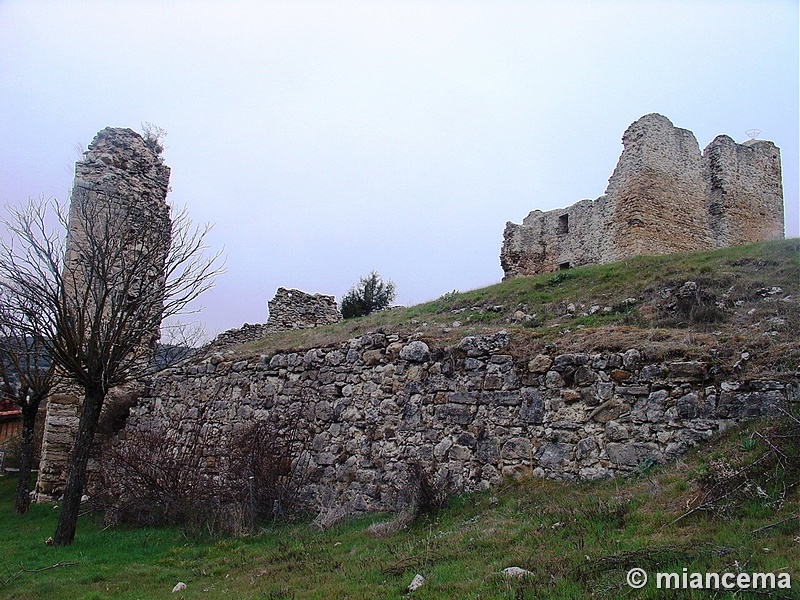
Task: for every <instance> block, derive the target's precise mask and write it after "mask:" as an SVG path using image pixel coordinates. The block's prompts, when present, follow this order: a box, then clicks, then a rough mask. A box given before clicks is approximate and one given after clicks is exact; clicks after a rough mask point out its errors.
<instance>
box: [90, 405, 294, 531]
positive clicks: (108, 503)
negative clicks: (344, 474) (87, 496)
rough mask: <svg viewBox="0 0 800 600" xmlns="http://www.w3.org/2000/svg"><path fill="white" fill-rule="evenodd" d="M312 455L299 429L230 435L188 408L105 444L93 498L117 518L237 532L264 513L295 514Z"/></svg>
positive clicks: (257, 427)
mask: <svg viewBox="0 0 800 600" xmlns="http://www.w3.org/2000/svg"><path fill="white" fill-rule="evenodd" d="M306 462H307V459H306V453H305V452H304V451H303V443H302V440H301V439H300V436H298V435H295V434H293V433H292V432H291V431H290V432H289V435H288V437H286V438H285V439H284V438H280V439H279V437H278V435H277V431H276V429H275V428H274V427H273V426H272V425H271V424H269V423H255V424H253V425H251V426H249V427H247V428H244V429H242V430H241V431H240V432H239V433H238V434H236V435H233V436H230V435H229V434H227V433H225V431H224V429H223V428H222V427H221V426H219V424H217V423H214V422H212V421H209V420H207V419H204V418H202V416H200V417H199V418H195V419H192V418H187V413H186V412H183V413H181V414H180V415H178V414H173V415H172V416H171V418H169V420H168V421H166V422H165V423H163V424H162V426H161V427H159V428H157V429H153V430H149V431H137V432H132V433H129V434H128V438H127V439H126V440H124V441H123V442H122V443H118V444H116V445H111V446H110V447H109V448H108V449H107V450H105V451H104V452H103V453H102V462H101V469H100V474H99V478H98V482H97V484H96V485H95V490H94V495H93V500H94V501H95V502H96V503H97V504H98V505H99V506H100V508H102V509H104V510H105V513H106V521H107V522H108V523H109V524H114V523H118V522H129V523H135V524H138V525H164V524H173V525H182V526H184V527H186V528H187V529H188V530H190V531H195V532H201V531H206V532H209V533H212V534H217V533H221V534H226V535H237V534H241V533H244V532H247V531H250V530H252V528H253V526H254V524H255V523H256V521H257V519H259V518H264V517H270V518H272V519H273V520H274V519H277V518H283V517H287V516H291V515H292V514H294V511H295V508H296V507H295V504H294V500H295V498H296V497H297V491H298V489H299V487H300V484H301V481H302V474H303V473H304V472H305V471H306Z"/></svg>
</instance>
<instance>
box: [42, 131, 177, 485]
mask: <svg viewBox="0 0 800 600" xmlns="http://www.w3.org/2000/svg"><path fill="white" fill-rule="evenodd" d="M169 176H170V169H169V167H168V166H166V165H165V164H164V163H163V160H162V158H161V156H159V154H158V153H157V152H155V151H154V150H153V149H152V148H151V147H150V146H149V145H148V144H147V143H146V142H145V140H144V139H143V138H142V137H141V136H140V135H139V134H138V133H136V132H134V131H133V130H131V129H126V128H118V127H107V128H106V129H103V130H102V131H100V132H99V133H98V134H97V135H96V136H95V138H94V140H93V141H92V143H91V144H90V145H89V148H88V150H87V151H86V152H85V153H84V158H83V160H80V161H78V162H76V163H75V180H74V182H73V188H72V195H71V201H70V214H69V223H68V231H67V247H66V255H65V265H66V267H65V268H66V269H70V265H71V264H73V263H74V261H76V260H79V257H78V253H79V252H80V247H81V245H82V244H83V243H85V240H86V235H87V234H86V231H85V227H87V225H88V223H87V218H86V216H85V215H86V213H87V212H89V213H90V214H91V215H92V219H91V220H90V221H91V226H95V227H98V228H99V229H98V230H99V231H102V227H103V223H104V222H109V221H110V220H112V219H115V218H120V216H121V215H122V213H124V217H125V219H126V220H129V221H130V222H131V223H132V224H133V226H136V227H141V228H142V230H143V231H146V232H148V237H149V238H150V239H151V241H152V243H153V244H154V246H153V248H155V249H157V250H158V252H154V253H153V256H154V258H153V260H154V263H153V265H152V270H151V272H150V273H148V274H147V277H148V281H147V282H146V284H145V287H146V288H147V289H151V290H152V293H154V294H158V293H159V289H163V286H164V273H163V267H164V260H165V259H166V252H167V251H168V249H169V240H170V237H171V222H170V216H169V206H168V205H167V203H166V196H167V191H168V187H169ZM165 240H166V241H167V243H164V242H165ZM162 249H163V252H161V250H162ZM132 251H136V250H135V249H132ZM156 254H159V255H160V256H159V257H156ZM71 272H72V273H75V274H78V275H79V274H80V272H81V270H80V269H73V270H72V271H71ZM82 283H83V282H81V281H80V280H76V278H75V277H74V276H70V277H65V285H68V286H80V285H82ZM67 295H68V296H70V297H71V296H73V295H74V294H73V293H72V292H71V291H70V290H68V291H67ZM158 339H159V331H151V332H147V333H145V334H144V336H143V338H142V343H141V347H140V349H139V350H137V355H138V356H139V357H140V359H141V360H142V361H148V360H149V359H150V357H151V356H152V349H153V345H154V344H155V343H156V342H157V340H158ZM111 396H113V394H112V395H111ZM81 404H82V396H81V392H80V391H79V390H72V391H70V392H69V393H60V394H57V395H54V396H53V397H52V398H50V399H49V402H48V408H47V413H46V417H45V427H44V438H43V442H42V458H41V462H40V466H39V476H38V480H37V482H36V494H37V498H38V499H49V498H51V497H52V496H54V495H58V494H59V493H60V491H61V489H62V487H63V485H64V482H65V480H66V472H65V471H66V466H67V464H68V457H69V453H70V452H71V450H72V444H73V442H74V439H75V435H76V434H77V429H78V421H79V418H80V410H81Z"/></svg>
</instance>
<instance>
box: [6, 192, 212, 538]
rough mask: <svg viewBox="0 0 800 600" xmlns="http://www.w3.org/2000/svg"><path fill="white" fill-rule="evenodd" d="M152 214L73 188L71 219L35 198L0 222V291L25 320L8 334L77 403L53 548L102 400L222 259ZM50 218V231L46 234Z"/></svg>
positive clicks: (129, 374) (136, 369)
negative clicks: (73, 389) (71, 390)
mask: <svg viewBox="0 0 800 600" xmlns="http://www.w3.org/2000/svg"><path fill="white" fill-rule="evenodd" d="M158 210H162V209H161V208H159V207H158V206H153V205H150V204H148V203H144V202H137V201H136V199H134V198H125V197H119V196H117V195H115V194H110V193H109V194H104V193H102V190H100V191H98V190H97V189H94V190H92V191H91V193H90V192H88V191H86V190H83V189H80V188H76V189H74V190H73V192H72V201H71V204H70V210H69V214H67V213H66V212H65V211H64V210H63V208H62V207H61V206H59V205H58V203H57V202H55V201H45V200H44V199H41V198H40V199H39V200H30V201H29V202H28V204H27V206H25V207H23V208H20V209H15V208H9V209H8V217H7V218H6V219H4V220H3V224H4V225H5V227H6V230H7V232H8V234H9V235H8V237H7V239H6V240H5V241H4V242H3V243H2V245H0V288H2V289H3V290H4V292H5V294H6V295H7V297H8V298H9V299H10V300H11V301H13V303H14V309H15V311H17V312H18V313H19V314H21V315H23V318H21V319H19V322H18V323H17V324H16V325H18V326H19V327H20V328H21V330H22V331H23V332H24V334H25V335H28V336H30V337H31V338H33V339H34V340H36V341H37V343H39V344H41V345H42V347H44V348H46V349H47V352H48V354H49V355H50V357H51V358H52V360H53V361H54V362H55V363H56V364H57V366H58V367H59V370H60V371H61V372H63V375H64V376H65V378H67V379H68V380H70V381H72V382H73V383H74V384H76V385H77V387H78V388H79V389H80V390H81V391H82V393H83V396H84V400H83V404H82V411H81V416H80V421H79V424H78V432H77V436H76V439H75V443H74V446H73V449H72V452H71V453H70V459H69V464H68V470H67V480H66V485H65V488H64V497H63V501H62V504H61V511H60V513H59V519H58V525H57V527H56V532H55V535H54V542H55V543H56V544H57V545H66V544H70V543H71V542H72V540H73V539H74V537H75V528H76V523H77V517H78V509H79V506H80V499H81V495H82V493H83V488H84V484H85V478H86V466H87V463H88V459H89V452H90V449H91V445H92V442H93V440H94V434H95V431H96V429H97V422H98V418H99V416H100V410H101V408H102V406H103V403H104V401H105V398H106V395H107V394H108V391H109V390H110V389H112V388H114V387H117V386H120V385H122V384H124V383H126V382H129V381H131V380H135V379H136V378H139V377H142V376H144V375H146V374H147V372H148V369H149V365H150V357H151V355H152V347H153V346H154V344H155V343H156V341H157V340H158V331H159V326H160V324H161V321H162V319H163V318H166V317H169V316H172V315H176V314H180V313H183V312H185V311H186V310H187V307H188V306H189V304H190V303H191V302H192V301H194V300H195V299H196V298H197V297H198V296H200V295H201V294H202V293H203V292H204V291H206V290H208V289H209V288H210V287H211V286H212V285H213V282H214V279H215V277H216V275H218V274H219V273H220V272H221V270H222V267H221V265H220V260H219V259H220V253H216V254H213V255H208V254H207V249H208V248H207V245H206V243H205V238H206V234H207V233H208V231H209V229H210V227H209V226H208V225H206V226H205V227H196V226H194V225H193V224H192V222H191V220H190V219H189V218H188V216H187V214H186V211H185V209H184V210H183V211H179V212H177V214H175V215H173V216H172V219H171V221H170V219H169V218H166V219H163V218H161V219H159V218H158V215H154V214H150V213H152V212H153V211H158ZM148 211H149V213H148ZM162 216H163V215H162ZM53 217H55V219H57V223H58V224H57V225H56V226H51V225H50V221H51V219H52V218H53ZM154 223H155V224H156V225H155V226H153V224H154ZM159 223H161V224H163V227H162V226H159V225H158V224H159ZM66 231H69V240H68V241H67V239H66V238H67V236H66V234H65V232H66Z"/></svg>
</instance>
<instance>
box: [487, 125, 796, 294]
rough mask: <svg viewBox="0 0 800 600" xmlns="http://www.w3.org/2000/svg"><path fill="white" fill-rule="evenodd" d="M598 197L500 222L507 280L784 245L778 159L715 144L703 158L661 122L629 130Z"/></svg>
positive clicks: (690, 141) (762, 151) (745, 147)
mask: <svg viewBox="0 0 800 600" xmlns="http://www.w3.org/2000/svg"><path fill="white" fill-rule="evenodd" d="M622 143H623V147H624V149H623V151H622V155H621V156H620V158H619V161H618V163H617V166H616V168H615V169H614V173H613V174H612V175H611V178H610V179H609V182H608V187H607V188H606V192H605V194H604V195H603V196H600V197H599V198H597V199H595V200H582V201H580V202H578V203H576V204H573V205H572V206H569V207H567V208H563V209H556V210H551V211H547V212H542V211H540V210H535V211H533V212H531V213H530V214H529V215H528V216H527V217H525V219H524V220H523V221H522V224H520V225H517V224H515V223H510V222H509V223H507V224H506V228H505V231H504V233H503V246H502V249H501V252H500V263H501V265H502V267H503V271H504V274H505V277H504V278H506V279H508V278H511V277H517V276H522V275H535V274H537V273H549V272H552V271H556V270H558V269H564V268H570V267H578V266H582V265H588V264H604V263H609V262H614V261H617V260H621V259H623V258H626V257H629V256H635V255H641V254H669V253H673V252H683V251H692V250H707V249H713V248H721V247H726V246H733V245H737V244H745V243H750V242H757V241H763V240H772V239H780V238H783V235H784V222H783V186H782V183H781V161H780V150H779V149H778V148H777V147H776V146H775V144H773V143H772V142H768V141H762V140H749V141H747V142H745V143H743V144H737V143H736V142H734V141H733V140H732V139H731V138H730V137H728V136H727V135H719V136H717V137H716V138H715V139H714V140H713V141H712V142H711V143H710V144H709V145H708V146H707V147H706V148H705V150H703V152H702V153H701V152H700V148H699V145H698V143H697V140H696V139H695V137H694V134H692V132H691V131H688V130H686V129H680V128H677V127H675V126H674V125H673V124H672V123H671V122H670V121H669V119H667V118H666V117H664V116H662V115H659V114H655V113H654V114H649V115H645V116H643V117H642V118H640V119H639V120H638V121H636V122H634V123H633V124H632V125H631V126H630V127H628V129H627V130H626V131H625V133H624V135H623V137H622Z"/></svg>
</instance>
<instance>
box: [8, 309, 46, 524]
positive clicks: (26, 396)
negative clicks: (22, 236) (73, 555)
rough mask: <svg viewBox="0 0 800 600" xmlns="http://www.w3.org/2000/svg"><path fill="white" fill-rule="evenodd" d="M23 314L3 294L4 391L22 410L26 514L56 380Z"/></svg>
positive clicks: (18, 507) (19, 498)
mask: <svg viewBox="0 0 800 600" xmlns="http://www.w3.org/2000/svg"><path fill="white" fill-rule="evenodd" d="M20 319H24V315H22V314H20V313H19V312H15V311H14V309H13V304H12V303H10V302H8V301H7V298H6V297H5V296H0V377H2V380H3V392H4V393H5V395H6V397H7V398H10V399H11V401H12V402H14V403H15V404H16V405H18V406H19V407H20V409H21V411H22V433H21V435H20V452H19V456H20V464H19V473H18V479H17V492H16V495H15V497H14V512H15V513H17V514H19V515H24V514H25V513H26V512H28V507H29V506H30V503H31V498H30V480H31V471H32V470H33V463H34V446H35V439H34V437H35V428H36V416H37V414H38V412H39V406H40V405H41V403H42V401H43V400H44V399H45V398H47V396H48V395H49V394H50V390H51V389H52V388H53V385H54V383H55V381H56V371H55V365H54V363H53V362H52V361H51V360H50V357H49V356H48V355H47V351H46V349H45V348H44V346H42V344H41V342H40V341H39V340H37V339H35V338H33V337H31V336H29V335H26V334H25V333H24V332H23V330H22V328H20V327H19V326H18V325H16V323H18V322H19V321H20Z"/></svg>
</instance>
